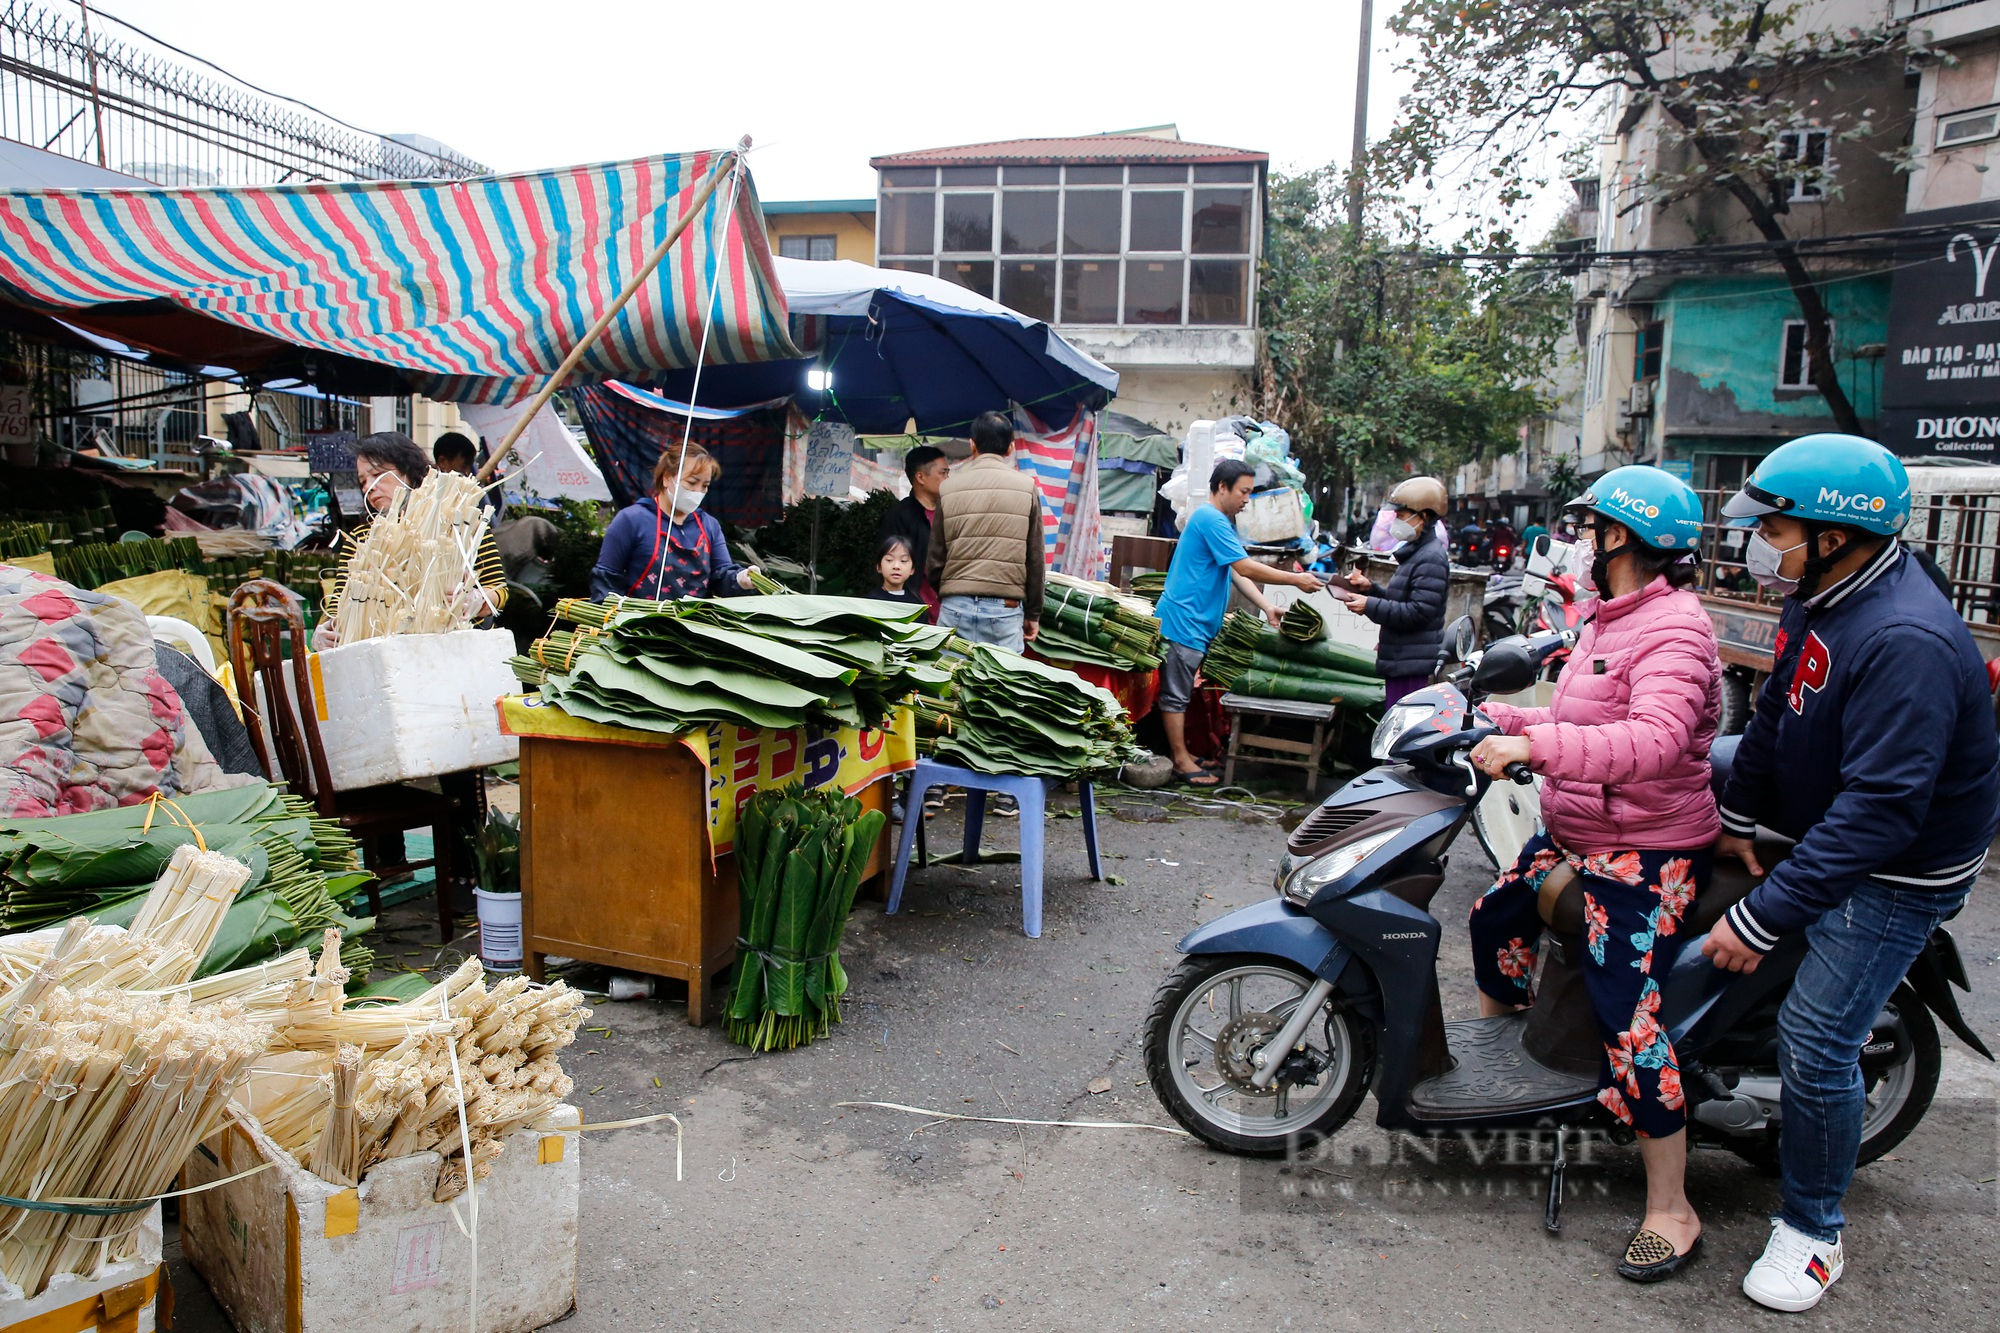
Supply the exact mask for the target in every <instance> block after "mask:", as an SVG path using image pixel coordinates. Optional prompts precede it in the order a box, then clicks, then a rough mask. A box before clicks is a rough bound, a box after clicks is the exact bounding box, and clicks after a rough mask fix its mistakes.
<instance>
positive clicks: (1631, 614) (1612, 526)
mask: <svg viewBox="0 0 2000 1333" xmlns="http://www.w3.org/2000/svg"><path fill="white" fill-rule="evenodd" d="M1572 507H1573V508H1581V509H1582V510H1584V511H1585V512H1584V513H1583V515H1582V517H1583V520H1584V524H1585V535H1584V537H1583V540H1586V541H1589V542H1590V543H1591V545H1592V548H1593V560H1592V564H1591V569H1592V581H1593V582H1594V583H1595V584H1596V586H1597V588H1598V590H1599V592H1600V595H1601V596H1602V600H1601V601H1599V602H1598V604H1597V606H1596V608H1595V610H1594V612H1593V613H1592V615H1591V618H1590V620H1589V621H1588V622H1586V623H1585V625H1584V627H1583V630H1582V633H1581V634H1580V635H1579V636H1578V639H1577V644H1576V647H1575V649H1574V650H1573V651H1572V652H1571V653H1570V656H1569V661H1568V663H1567V664H1566V665H1565V666H1564V667H1563V673H1562V676H1561V678H1560V679H1559V680H1558V681H1557V683H1556V692H1555V698H1554V699H1553V700H1552V701H1551V703H1550V705H1549V707H1547V708H1513V707H1509V706H1508V705H1505V704H1487V705H1485V706H1484V709H1483V711H1484V712H1485V713H1486V715H1487V716H1488V717H1490V718H1491V719H1492V720H1493V721H1494V722H1495V723H1497V724H1498V725H1499V726H1500V728H1501V729H1502V730H1503V731H1505V732H1507V733H1508V734H1507V735H1506V736H1505V737H1493V738H1490V739H1488V740H1486V741H1483V742H1481V743H1480V745H1479V747H1478V748H1477V749H1476V750H1474V751H1473V754H1472V761H1473V763H1475V764H1477V765H1478V766H1479V767H1480V768H1481V769H1482V770H1483V771H1485V772H1487V773H1489V774H1492V775H1494V776H1496V777H1497V776H1499V774H1500V773H1501V772H1502V770H1504V769H1505V767H1506V766H1507V765H1508V764H1511V763H1515V762H1525V763H1526V764H1527V765H1528V767H1530V768H1531V769H1533V770H1534V771H1535V772H1537V773H1539V774H1541V775H1542V777H1543V784H1542V822H1543V826H1544V827H1545V828H1546V830H1547V831H1546V832H1545V833H1540V834H1537V835H1536V836H1535V837H1534V838H1532V839H1530V840H1529V842H1528V845H1527V846H1526V848H1524V849H1523V851H1522V853H1521V857H1520V859H1519V860H1518V861H1517V862H1515V864H1514V866H1513V867H1512V868H1511V869H1509V870H1507V871H1505V872H1504V873H1502V874H1501V876H1500V878H1499V880H1498V881H1497V882H1496V883H1495V884H1494V885H1493V887H1492V888H1490V889H1488V890H1487V891H1486V894H1485V896H1484V897H1482V898H1480V899H1479V901H1478V902H1476V903H1474V904H1473V906H1472V946H1473V947H1472V956H1473V969H1474V972H1475V975H1476V976H1477V978H1478V982H1479V990H1480V1007H1481V1012H1483V1013H1485V1014H1488V1015H1494V1014H1502V1013H1508V1012H1511V1011H1512V1010H1514V1009H1516V1008H1519V1007H1521V1006H1523V1005H1527V1004H1530V1003H1532V1002H1533V999H1534V995H1533V990H1532V980H1533V976H1534V963H1535V947H1536V944H1537V943H1538V942H1539V940H1540V938H1541V932H1542V922H1541V917H1540V914H1539V913H1538V911H1537V910H1536V897H1537V895H1538V894H1539V892H1540V890H1541V887H1542V881H1543V880H1545V879H1546V878H1547V877H1548V875H1549V872H1550V871H1551V870H1553V869H1554V868H1555V867H1556V866H1558V865H1560V864H1563V863H1565V862H1567V863H1568V864H1569V866H1570V867H1572V868H1573V869H1574V870H1575V871H1576V872H1577V874H1578V875H1579V876H1580V877H1581V878H1582V881H1583V890H1584V916H1585V924H1586V935H1585V941H1584V943H1585V948H1586V951H1587V957H1586V958H1585V960H1584V983H1585V985H1586V987H1587V988H1588V989H1589V991H1590V998H1591V1002H1592V1005H1593V1007H1594V1008H1595V1009H1596V1011H1597V1020H1598V1026H1599V1029H1600V1032H1601V1035H1602V1037H1603V1041H1604V1055H1605V1058H1604V1063H1603V1064H1602V1066H1601V1067H1600V1070H1599V1079H1598V1087H1599V1091H1598V1094H1597V1099H1598V1100H1599V1101H1600V1102H1602V1103H1603V1104H1604V1105H1605V1106H1606V1107H1607V1108H1608V1109H1609V1110H1610V1111H1611V1113H1612V1114H1613V1115H1615V1116H1616V1117H1617V1118H1618V1119H1619V1120H1620V1121H1621V1122H1623V1123H1624V1124H1626V1125H1629V1126H1630V1127H1631V1128H1632V1129H1633V1130H1634V1131H1635V1132H1636V1133H1637V1134H1638V1135H1639V1136H1640V1143H1641V1148H1640V1151H1641V1154H1642V1155H1643V1156H1644V1158H1645V1161H1646V1178H1647V1190H1646V1193H1647V1200H1646V1217H1645V1221H1644V1222H1643V1223H1642V1224H1641V1227H1640V1230H1639V1231H1638V1233H1637V1234H1636V1235H1634V1236H1633V1237H1632V1241H1631V1244H1630V1245H1629V1246H1628V1247H1627V1249H1626V1253H1625V1260H1624V1262H1623V1263H1621V1264H1620V1265H1619V1266H1618V1272H1619V1274H1620V1275H1621V1276H1624V1277H1627V1278H1631V1279H1633V1280H1634V1281H1639V1282H1653V1281H1658V1280H1659V1279H1660V1278H1663V1277H1667V1276H1669V1275H1671V1274H1672V1273H1674V1272H1675V1271H1677V1270H1678V1269H1679V1268H1680V1267H1681V1266H1682V1265H1684V1264H1685V1263H1686V1262H1687V1261H1688V1260H1689V1259H1690V1258H1692V1257H1693V1254H1694V1248H1695V1246H1696V1244H1697V1243H1698V1242H1699V1240H1700V1238H1701V1223H1700V1220H1699V1219H1698V1218H1696V1216H1695V1214H1694V1209H1693V1208H1692V1206H1690V1205H1689V1203H1688V1201H1687V1195H1686V1192H1685V1190H1684V1189H1683V1181H1684V1178H1685V1175H1686V1169H1687V1132H1686V1131H1687V1102H1686V1098H1685V1096H1684V1094H1683V1091H1682V1088H1681V1078H1680V1066H1679V1064H1678V1062H1677V1061H1676V1059H1675V1058H1674V1049H1673V1043H1672V1042H1671V1041H1670V1040H1669V1039H1668V1038H1667V1034H1666V1033H1665V1031H1664V1030H1662V1029H1661V1027H1660V1024H1659V1022H1658V1021H1657V1018H1656V1014H1657V1013H1658V1010H1659V1005H1660V986H1659V981H1658V978H1660V977H1664V976H1665V975H1666V974H1667V972H1668V971H1669V970H1670V969H1671V968H1672V967H1673V962H1674V956H1675V954H1676V953H1678V952H1679V950H1680V946H1681V944H1682V942H1683V936H1682V932H1681V930H1680V923H1681V919H1682V917H1683V916H1684V915H1685V914H1686V912H1687V909H1688V908H1689V907H1690V906H1691V905H1692V904H1693V902H1694V897H1695V894H1696V893H1697V892H1699V890H1700V888H1701V887H1702V886H1703V885H1705V884H1706V883H1707V882H1708V869H1709V848H1710V845H1711V844H1713V843H1714V841H1715V838H1716V835H1717V834H1718V833H1719V832H1720V831H1721V822H1720V819H1719V817H1718V816H1717V814H1716V808H1715V798H1714V797H1713V796H1712V795H1711V794H1710V792H1709V785H1708V783H1709V769H1708V747H1709V743H1710V742H1711V741H1713V740H1714V739H1715V723H1716V716H1717V713H1718V711H1719V705H1720V699H1721V695H1720V689H1721V680H1722V664H1721V662H1720V661H1719V660H1718V659H1717V657H1716V651H1715V632H1714V630H1713V629H1712V628H1711V627H1710V624H1709V620H1708V616H1707V614H1706V613H1705V612H1704V611H1703V610H1702V606H1701V602H1700V599H1698V598H1697V597H1696V596H1695V595H1694V593H1693V592H1691V591H1689V590H1688V588H1687V586H1686V585H1687V584H1689V583H1691V582H1693V579H1694V563H1693V550H1694V547H1695V545H1696V543H1697V542H1698V541H1699V539H1700V535H1701V501H1700V499H1699V498H1698V497H1697V496H1696V495H1695V493H1694V491H1693V490H1692V489H1690V488H1689V487H1688V485H1687V483H1685V482H1683V481H1681V480H1679V479H1678V478H1676V477H1674V476H1672V475H1670V474H1668V473H1666V472H1663V471H1661V470H1660V469H1658V468H1650V467H1625V468H1618V469H1616V470H1614V471H1612V472H1608V473H1606V474H1605V475H1604V476H1603V477H1601V478H1599V479H1598V481H1597V482H1596V483H1594V484H1593V485H1592V487H1591V488H1590V490H1589V491H1588V492H1587V493H1586V494H1585V495H1584V496H1583V497H1582V498H1581V499H1580V500H1578V501H1576V502H1575V504H1574V505H1573V506H1572Z"/></svg>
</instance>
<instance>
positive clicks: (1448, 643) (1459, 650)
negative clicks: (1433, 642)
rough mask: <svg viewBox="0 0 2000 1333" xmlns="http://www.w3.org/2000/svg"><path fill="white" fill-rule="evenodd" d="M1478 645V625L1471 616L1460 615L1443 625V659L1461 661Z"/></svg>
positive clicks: (1470, 654)
mask: <svg viewBox="0 0 2000 1333" xmlns="http://www.w3.org/2000/svg"><path fill="white" fill-rule="evenodd" d="M1478 646H1479V626H1477V625H1475V624H1474V623H1473V621H1472V617H1471V616H1460V617H1459V618H1458V619H1457V620H1454V621H1452V622H1451V623H1450V624H1449V625H1446V626H1445V627H1444V660H1445V661H1447V662H1463V661H1464V660H1465V659H1466V658H1468V657H1470V656H1472V650H1473V649H1474V648H1476V647H1478Z"/></svg>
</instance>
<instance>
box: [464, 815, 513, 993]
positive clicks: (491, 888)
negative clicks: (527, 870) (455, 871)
mask: <svg viewBox="0 0 2000 1333" xmlns="http://www.w3.org/2000/svg"><path fill="white" fill-rule="evenodd" d="M473 850H474V852H475V854H476V855H477V857H478V859H479V887H478V888H476V889H474V890H473V891H472V894H473V897H474V898H476V899H478V901H479V960H480V961H481V962H482V963H484V964H486V966H488V967H490V968H492V969H493V970H494V971H496V972H518V971H520V969H521V817H520V816H519V815H510V814H508V813H507V812H506V811H504V810H492V811H489V812H488V813H487V816H486V825H485V827H483V828H481V829H480V830H479V836H478V838H477V839H475V840H474V849H473Z"/></svg>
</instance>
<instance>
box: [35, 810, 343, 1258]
mask: <svg viewBox="0 0 2000 1333" xmlns="http://www.w3.org/2000/svg"><path fill="white" fill-rule="evenodd" d="M249 876H250V870H249V867H248V866H245V865H244V864H243V863H242V862H240V861H236V860H233V859H231V858H230V857H227V856H223V855H221V854H219V853H216V852H211V851H208V850H206V849H205V848H203V847H200V846H185V845H184V846H181V847H178V848H176V849H175V851H174V854H173V856H172V858H171V860H170V861H169V862H168V864H167V867H166V869H165V870H164V871H163V872H162V873H161V875H160V878H159V880H158V882H157V883H156V884H155V885H154V887H153V890H152V892H151V893H150V894H149V895H148V896H147V898H146V900H145V902H144V904H143V905H142V906H141V907H140V910H139V914H138V916H137V917H136V918H135V920H134V922H133V926H132V929H131V930H129V931H124V930H119V929H117V928H116V927H111V926H93V925H91V924H90V923H89V922H88V921H85V920H83V919H81V918H77V919H74V920H71V921H70V922H69V923H68V924H67V925H65V926H64V927H62V929H61V930H59V931H56V930H46V931H41V932H37V933H36V934H34V935H14V936H7V937H5V938H4V939H0V991H4V997H0V1276H4V1277H5V1279H6V1280H7V1281H8V1282H10V1283H12V1284H14V1285H15V1286H17V1287H19V1288H20V1290H21V1291H22V1292H23V1293H24V1294H25V1295H26V1296H28V1297H34V1296H37V1295H39V1294H41V1293H42V1292H43V1291H44V1290H45V1289H46V1288H47V1286H48V1283H49V1280H50V1279H51V1278H53V1277H54V1276H56V1275H57V1274H60V1273H73V1274H79V1275H82V1276H84V1277H86V1278H89V1277H93V1276H95V1275H96V1274H97V1273H98V1272H100V1271H101V1270H102V1269H103V1267H104V1266H106V1265H108V1264H112V1263H117V1262H120V1261H122V1260H125V1259H129V1258H132V1257H134V1256H135V1255H136V1253H137V1245H138V1240H137V1235H136V1233H137V1231H138V1227H139V1224H140V1221H141V1219H142V1218H143V1217H144V1215H145V1212H146V1211H147V1209H149V1208H150V1207H151V1206H152V1202H153V1200H154V1199H155V1198H156V1197H158V1196H159V1195H160V1194H162V1193H164V1192H166V1191H167V1190H168V1189H170V1188H171V1187H172V1185H173V1180H174V1176H175V1175H176V1174H177V1173H178V1172H179V1171H180V1168H181V1165H182V1163H184V1162H185V1161H186V1160H187V1156H188V1154H189V1153H190V1152H191V1151H192V1150H193V1148H194V1145H195V1144H196V1143H198V1142H200V1141H201V1139H203V1138H204V1137H206V1136H207V1135H209V1134H211V1133H213V1132H215V1130H216V1129H217V1128H219V1127H220V1126H221V1124H222V1122H223V1118H224V1116H225V1114H226V1108H227V1106H228V1103H229V1099H230V1097H231V1095H232V1094H233V1093H234V1092H235V1090H236V1088H237V1086H238V1085H239V1084H241V1083H242V1081H243V1080H244V1079H245V1078H247V1077H248V1076H249V1073H250V1070H251V1067H252V1065H253V1064H254V1063H255V1061H256V1060H257V1059H258V1058H259V1057H260V1056H262V1055H263V1054H264V1051H265V1049H266V1048H267V1046H268V1045H269V1042H270V1038H271V1031H272V1024H271V1022H270V1018H269V1013H270V1009H269V1005H270V1003H271V1002H272V1001H274V1000H275V999H276V997H277V995H278V994H279V993H281V992H283V991H285V990H287V989H288V987H289V985H290V984H291V983H288V982H286V981H284V980H280V979H278V978H277V977H276V976H273V975H270V974H268V973H267V971H266V970H265V969H251V971H252V972H253V973H254V974H255V975H252V976H248V977H245V976H243V975H240V974H236V975H230V976H226V977H217V978H211V979H210V982H209V983H195V982H191V981H190V978H191V977H192V976H193V974H194V970H195V967H196V965H197V963H198V962H199V961H200V959H201V956H202V955H203V954H204V953H205V952H206V951H207V949H208V946H209V945H210V944H211V943H212V942H213V941H214V939H215V934H216V931H217V930H218V929H219V928H220V926H221V923H222V919H223V917H224V916H225V915H227V913H228V911H229V908H230V906H231V904H232V903H234V901H235V899H236V894H237V891H238V890H239V889H241V888H242V887H243V885H244V884H245V883H246V882H247V881H248V879H249ZM305 958H306V955H305V953H304V952H303V951H300V952H299V953H298V955H297V957H296V959H295V960H294V961H293V962H292V963H290V964H288V965H287V967H286V968H282V969H276V971H277V973H278V974H279V975H283V974H285V973H288V972H294V971H296V969H297V968H298V965H299V964H302V963H303V962H304V961H305ZM127 986H143V987H145V988H146V989H144V990H137V989H126V987H127ZM252 997H257V999H259V1000H261V1003H257V1002H253V998H252Z"/></svg>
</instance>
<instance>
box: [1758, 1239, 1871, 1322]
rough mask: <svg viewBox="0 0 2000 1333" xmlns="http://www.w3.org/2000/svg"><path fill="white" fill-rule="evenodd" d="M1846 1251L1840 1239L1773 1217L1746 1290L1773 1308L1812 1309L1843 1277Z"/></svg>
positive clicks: (1760, 1302) (1845, 1265)
mask: <svg viewBox="0 0 2000 1333" xmlns="http://www.w3.org/2000/svg"><path fill="white" fill-rule="evenodd" d="M1846 1267H1847V1253H1846V1251H1845V1250H1843V1249H1842V1248H1841V1245H1840V1242H1839V1241H1837V1240H1836V1241H1834V1242H1833V1243H1832V1244H1831V1245H1829V1244H1826V1243H1825V1242H1822V1241H1817V1240H1814V1239H1813V1238H1812V1237H1811V1236H1808V1235H1806V1234H1805V1232H1803V1231H1800V1230H1798V1229H1796V1228H1794V1227H1791V1226H1788V1225H1787V1224H1786V1223H1785V1222H1784V1221H1782V1220H1781V1219H1779V1218H1775V1217H1774V1218H1772V1219H1771V1239H1770V1240H1769V1241H1768V1242H1767V1243H1766V1244H1765V1246H1764V1253H1763V1254H1762V1255H1761V1256H1760V1257H1759V1258H1758V1260H1757V1262H1756V1263H1754V1264H1752V1265H1750V1271H1749V1272H1748V1273H1747V1274H1745V1275H1744V1278H1743V1294H1744V1295H1745V1296H1748V1297H1749V1298H1750V1299H1751V1300H1753V1301H1755V1302H1757V1304H1759V1305H1768V1306H1769V1307H1771V1308H1772V1309H1773V1310H1788V1311H1798V1310H1810V1309H1812V1308H1813V1307H1814V1306H1815V1305H1818V1304H1819V1298H1820V1297H1822V1296H1824V1295H1826V1289H1827V1288H1828V1287H1830V1286H1832V1285H1833V1284H1834V1283H1836V1282H1838V1281H1840V1274H1841V1272H1842V1270H1844V1269H1845V1268H1846Z"/></svg>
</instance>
